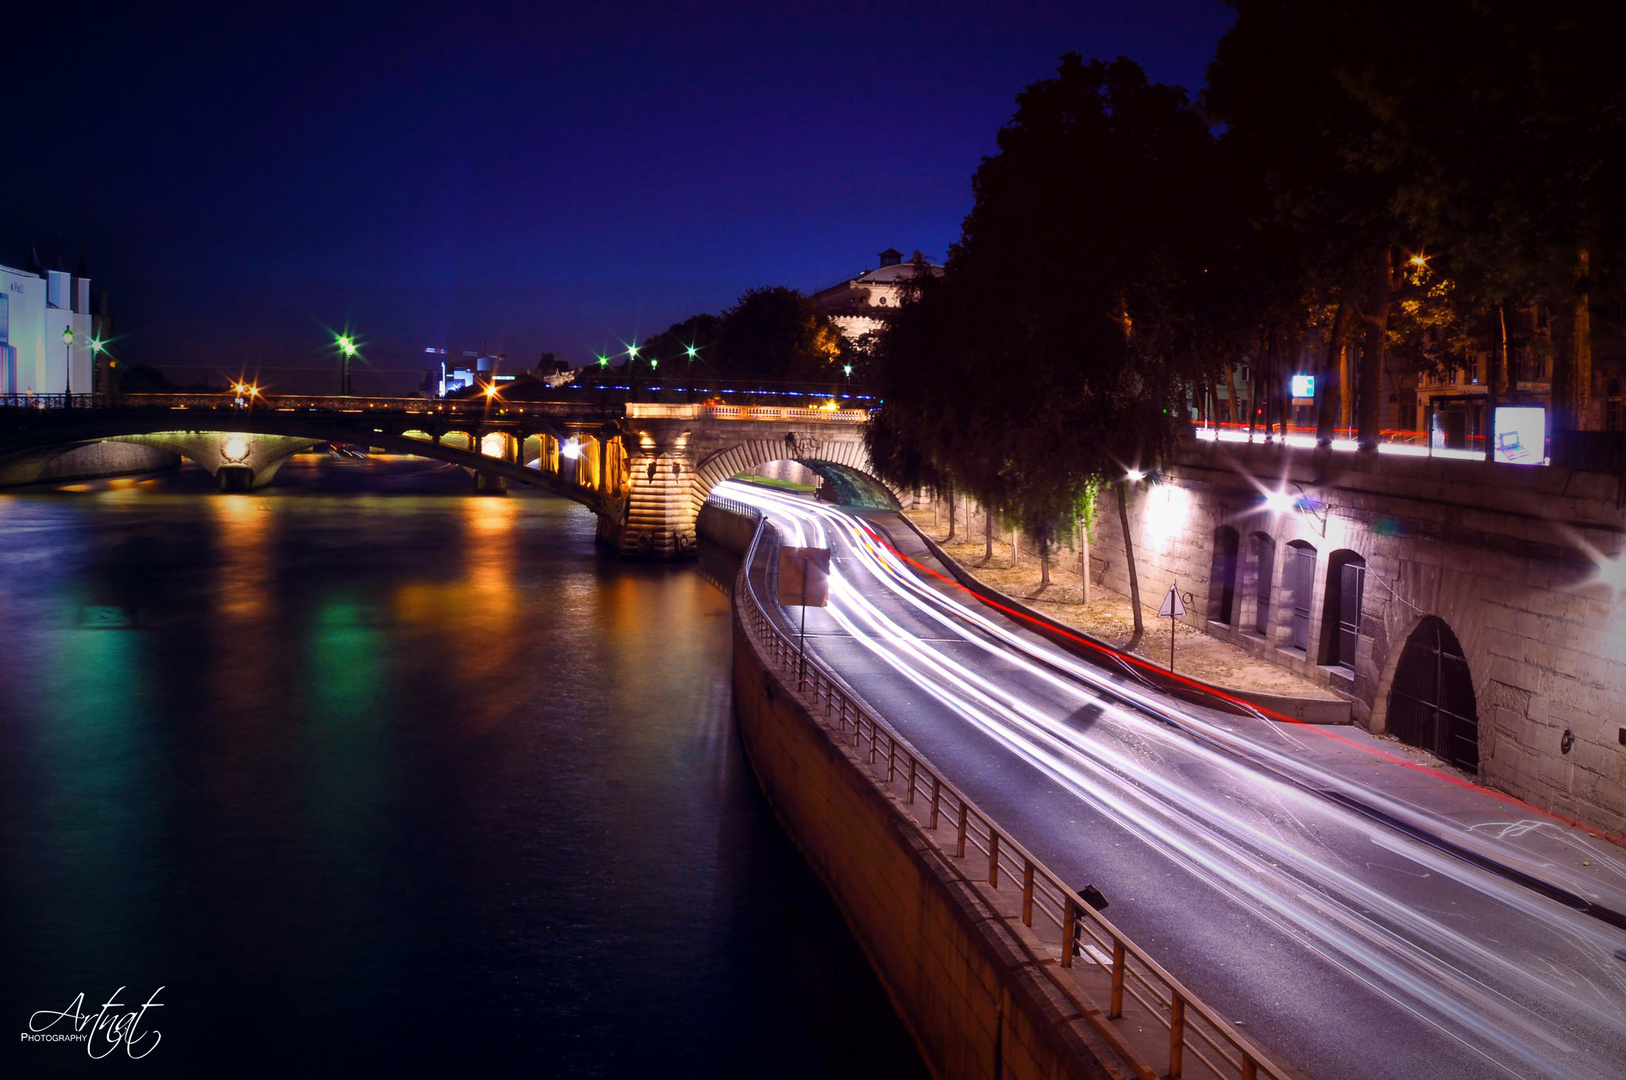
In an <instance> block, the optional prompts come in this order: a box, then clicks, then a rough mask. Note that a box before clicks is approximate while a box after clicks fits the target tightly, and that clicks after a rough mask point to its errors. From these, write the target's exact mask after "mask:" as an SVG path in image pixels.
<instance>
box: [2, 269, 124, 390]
mask: <svg viewBox="0 0 1626 1080" xmlns="http://www.w3.org/2000/svg"><path fill="white" fill-rule="evenodd" d="M65 330H66V331H71V333H72V338H73V340H72V341H71V342H67V341H64V340H63V331H65ZM100 330H101V326H100V320H99V319H98V317H97V316H96V315H95V314H93V313H92V311H91V290H90V278H89V277H85V276H81V275H75V274H70V273H68V272H67V271H66V270H49V271H38V270H34V269H30V270H18V269H16V268H15V267H10V266H5V265H0V396H6V397H25V398H26V397H37V396H39V395H43V394H62V393H67V392H72V393H75V394H88V393H91V392H92V391H93V390H94V389H95V386H94V379H95V377H96V363H95V361H96V354H95V352H94V350H93V349H92V348H91V342H93V341H96V340H98V334H99V332H100Z"/></svg>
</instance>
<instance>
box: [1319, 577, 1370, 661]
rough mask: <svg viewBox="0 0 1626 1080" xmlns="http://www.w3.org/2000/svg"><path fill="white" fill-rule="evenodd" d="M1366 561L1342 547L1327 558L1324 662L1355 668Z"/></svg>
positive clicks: (1322, 637) (1322, 633) (1322, 650)
mask: <svg viewBox="0 0 1626 1080" xmlns="http://www.w3.org/2000/svg"><path fill="white" fill-rule="evenodd" d="M1365 588H1366V560H1365V559H1363V558H1361V557H1360V555H1358V554H1357V553H1355V552H1353V551H1350V550H1349V549H1348V548H1343V549H1340V550H1338V551H1335V552H1333V553H1332V554H1331V555H1330V556H1328V558H1327V592H1326V600H1325V601H1324V602H1323V603H1322V605H1321V612H1322V615H1321V662H1322V663H1323V664H1328V665H1332V666H1335V667H1341V668H1346V669H1348V670H1350V671H1354V670H1355V647H1356V645H1357V644H1359V642H1360V637H1361V601H1362V594H1363V592H1364V591H1365Z"/></svg>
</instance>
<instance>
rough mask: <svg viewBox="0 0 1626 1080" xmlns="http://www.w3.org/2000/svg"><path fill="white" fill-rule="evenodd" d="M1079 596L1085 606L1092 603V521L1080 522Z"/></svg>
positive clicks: (1080, 601)
mask: <svg viewBox="0 0 1626 1080" xmlns="http://www.w3.org/2000/svg"><path fill="white" fill-rule="evenodd" d="M1078 598H1079V603H1081V604H1083V605H1084V606H1085V607H1089V605H1090V523H1089V522H1087V521H1080V522H1079V523H1078Z"/></svg>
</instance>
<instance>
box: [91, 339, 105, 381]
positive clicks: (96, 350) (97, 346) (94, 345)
mask: <svg viewBox="0 0 1626 1080" xmlns="http://www.w3.org/2000/svg"><path fill="white" fill-rule="evenodd" d="M106 351H107V346H106V345H103V344H102V339H101V338H100V337H93V338H91V339H90V391H91V393H93V394H94V393H95V392H96V383H97V379H96V375H97V372H98V370H99V369H100V367H101V360H102V353H104V352H106Z"/></svg>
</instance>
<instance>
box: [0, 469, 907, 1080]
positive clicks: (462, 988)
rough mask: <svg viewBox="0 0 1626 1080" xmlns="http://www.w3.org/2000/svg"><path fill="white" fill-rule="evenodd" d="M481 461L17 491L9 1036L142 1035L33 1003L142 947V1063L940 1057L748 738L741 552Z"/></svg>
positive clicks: (4, 715)
mask: <svg viewBox="0 0 1626 1080" xmlns="http://www.w3.org/2000/svg"><path fill="white" fill-rule="evenodd" d="M471 488H472V485H471V483H470V481H469V480H468V478H467V477H466V476H465V475H464V474H463V473H462V472H461V470H458V469H455V468H450V467H445V466H438V465H434V464H431V463H426V462H419V461H413V460H410V459H385V458H380V457H374V458H369V459H366V460H363V461H353V460H345V459H333V458H326V457H317V456H314V455H305V456H301V457H298V458H295V459H293V460H292V461H291V462H290V463H289V464H288V465H287V466H285V467H284V469H283V471H282V473H281V474H280V475H279V476H278V479H277V482H276V483H275V485H273V486H272V487H271V488H268V489H266V490H264V491H262V492H258V493H255V494H251V495H235V496H222V495H218V494H214V493H213V492H212V491H211V490H210V479H209V477H208V476H207V475H206V474H204V473H202V472H201V471H200V470H196V469H194V468H191V467H187V468H186V469H183V470H181V471H179V472H175V473H170V474H166V475H163V476H160V477H157V478H149V479H146V480H141V481H134V480H124V481H114V482H107V481H102V482H96V483H93V484H86V485H69V486H68V488H67V489H65V490H51V491H30V492H24V493H10V494H5V495H0V874H3V877H0V973H3V974H0V980H3V985H0V1001H3V1002H4V1012H3V1016H4V1017H5V1020H6V1022H7V1025H8V1027H9V1028H10V1030H5V1031H0V1035H4V1037H5V1042H6V1044H7V1049H6V1051H5V1054H4V1058H0V1073H3V1074H5V1075H9V1076H24V1075H38V1074H54V1073H58V1072H60V1073H63V1074H77V1073H80V1072H84V1073H86V1074H87V1075H88V1074H90V1073H91V1072H92V1071H95V1072H96V1073H97V1074H98V1075H107V1073H106V1070H107V1068H109V1067H112V1068H115V1069H120V1068H128V1067H130V1066H131V1065H132V1064H133V1063H132V1062H130V1061H128V1060H125V1061H123V1064H122V1066H120V1065H118V1064H117V1063H115V1062H112V1061H103V1062H95V1061H91V1060H89V1054H88V1053H87V1046H86V1044H85V1043H82V1042H79V1043H75V1042H66V1041H64V1042H55V1043H44V1042H23V1041H21V1040H20V1038H19V1036H18V1035H14V1034H13V1031H15V1032H18V1033H21V1032H24V1031H26V1030H28V1026H29V1023H30V1018H31V1017H32V1018H33V1023H34V1026H35V1027H36V1028H38V1027H40V1026H42V1025H44V1024H46V1023H47V1022H49V1021H50V1020H51V1016H47V1015H41V1014H45V1013H49V1014H65V1013H66V1014H70V1015H65V1016H59V1017H58V1019H57V1021H56V1022H55V1023H54V1024H52V1025H51V1026H50V1028H49V1032H48V1033H58V1034H59V1033H67V1032H70V1031H72V1029H73V1027H74V1025H75V1023H76V1020H75V1016H74V1015H71V1014H78V1015H79V1016H86V1015H89V1014H91V1013H94V1012H95V1011H96V1010H98V1009H100V1008H101V1007H102V1005H103V1004H104V1003H105V1002H106V1001H107V1000H108V999H109V998H110V997H112V996H113V995H114V994H115V992H116V991H119V990H120V988H121V987H122V988H124V989H123V991H122V994H121V996H119V997H118V998H117V1000H118V1002H119V1004H120V1005H121V1006H122V1008H115V1009H109V1010H107V1011H106V1013H105V1014H104V1015H105V1016H112V1015H114V1014H120V1015H123V1014H128V1013H132V1012H137V1013H140V1015H139V1016H138V1018H137V1020H136V1022H135V1025H134V1027H133V1029H128V1037H126V1038H125V1039H124V1040H123V1041H122V1042H121V1041H118V1039H117V1038H115V1039H114V1040H111V1041H109V1040H108V1039H106V1038H103V1039H102V1040H101V1044H100V1045H98V1044H95V1043H92V1044H91V1046H90V1047H89V1049H91V1050H95V1051H96V1052H98V1053H99V1052H101V1051H103V1050H109V1049H110V1050H111V1051H112V1055H113V1056H115V1057H117V1058H120V1059H124V1058H127V1057H129V1056H134V1055H142V1054H144V1055H145V1056H144V1057H143V1059H142V1061H143V1063H144V1064H146V1065H148V1066H152V1067H151V1068H148V1069H147V1070H146V1071H147V1072H148V1073H149V1074H153V1075H177V1074H187V1073H190V1074H195V1075H236V1076H242V1075H273V1074H275V1075H286V1074H287V1073H288V1072H289V1071H290V1070H303V1071H307V1072H312V1071H314V1073H315V1074H316V1075H338V1074H348V1073H354V1072H358V1071H364V1072H366V1073H369V1074H396V1075H409V1074H410V1075H427V1074H436V1073H441V1072H447V1073H451V1072H456V1073H458V1074H461V1075H474V1076H480V1075H495V1074H498V1073H502V1074H505V1075H561V1076H589V1077H590V1076H604V1077H620V1076H634V1075H636V1076H659V1077H670V1076H775V1077H824V1076H862V1075H880V1074H885V1075H888V1076H892V1077H915V1076H924V1075H925V1074H924V1071H923V1069H922V1067H921V1065H920V1063H919V1060H918V1058H917V1056H916V1054H915V1051H914V1049H913V1047H912V1045H911V1043H910V1041H909V1039H908V1036H907V1034H906V1033H905V1032H904V1030H903V1028H902V1026H901V1024H900V1023H899V1021H898V1020H897V1019H896V1017H895V1015H894V1014H893V1012H892V1010H891V1007H890V1005H889V1003H888V1001H887V998H886V995H885V994H884V992H883V991H882V990H881V988H880V987H879V985H878V983H877V982H876V980H875V978H874V976H873V975H872V973H871V972H870V970H869V968H868V966H867V964H866V963H865V961H864V958H863V956H862V954H861V952H860V951H859V949H858V947H857V945H856V944H855V942H854V941H853V939H852V937H851V936H850V934H849V932H848V930H847V928H846V925H845V923H844V922H843V921H842V919H841V916H840V914H839V912H838V911H837V910H836V909H835V907H834V905H833V903H832V902H831V901H830V899H829V897H828V895H827V894H826V892H825V891H824V889H823V887H822V886H821V885H820V883H819V882H818V880H817V878H816V877H814V875H813V874H812V872H811V871H810V870H809V869H808V867H807V866H806V864H805V863H804V862H803V860H802V859H801V857H800V855H799V854H798V852H797V851H796V850H795V848H794V847H793V846H792V845H791V843H790V842H789V841H788V839H787V838H786V837H785V835H784V833H783V832H782V830H781V828H780V826H779V824H778V822H777V821H776V820H775V818H774V815H773V811H772V809H771V807H769V806H768V805H767V804H766V802H765V801H764V799H763V798H762V796H761V793H760V792H759V791H758V789H757V787H756V784H755V781H754V779H753V777H752V776H751V773H750V768H749V765H748V763H747V762H746V761H745V760H744V758H743V756H742V753H741V750H740V747H739V742H738V739H737V736H736V733H735V730H734V725H733V720H732V716H731V705H730V693H729V677H728V666H729V616H728V608H727V601H726V597H725V596H724V595H723V593H722V592H721V591H720V589H719V588H718V586H717V585H716V584H715V582H716V581H717V580H719V579H726V577H727V575H728V573H729V568H728V567H727V565H726V564H723V563H710V562H703V563H702V565H701V566H700V567H696V566H693V565H690V566H681V567H671V566H647V565H634V564H629V563H624V562H621V561H619V560H617V559H615V558H614V557H613V556H610V555H608V554H605V553H603V552H601V551H599V550H597V549H596V548H595V546H594V543H593V527H594V521H593V517H592V515H591V514H590V513H588V512H587V511H586V510H585V509H583V508H582V507H579V506H577V505H576V504H574V503H570V502H567V501H564V500H561V499H557V498H554V497H552V496H549V495H545V494H540V493H534V492H521V491H515V492H514V493H513V494H510V495H509V496H507V497H500V498H493V497H477V496H474V495H473V494H471ZM160 987H161V988H162V989H161V990H160V989H159V988H160ZM155 992H156V997H153V996H152V995H154V993H155ZM80 994H83V995H84V997H83V1002H82V1005H76V1004H75V1000H76V997H77V995H80ZM149 999H151V1000H152V1001H153V1005H152V1006H151V1007H150V1008H148V1009H147V1010H146V1011H145V1012H144V1013H141V1012H140V1008H141V1005H142V1004H143V1003H144V1002H146V1001H148V1000H149ZM91 1023H92V1025H93V1024H94V1022H93V1021H92V1022H91Z"/></svg>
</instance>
